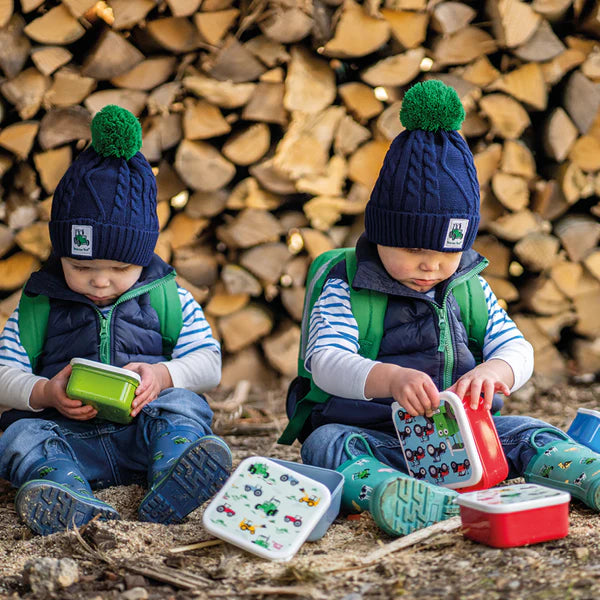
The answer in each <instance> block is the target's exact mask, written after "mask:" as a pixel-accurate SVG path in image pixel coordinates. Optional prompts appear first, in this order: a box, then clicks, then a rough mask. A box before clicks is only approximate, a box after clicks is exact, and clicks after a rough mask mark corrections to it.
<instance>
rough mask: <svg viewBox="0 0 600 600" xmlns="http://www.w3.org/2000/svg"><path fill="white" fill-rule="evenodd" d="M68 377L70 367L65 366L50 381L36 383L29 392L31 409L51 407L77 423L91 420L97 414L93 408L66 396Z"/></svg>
mask: <svg viewBox="0 0 600 600" xmlns="http://www.w3.org/2000/svg"><path fill="white" fill-rule="evenodd" d="M70 375H71V365H67V366H66V367H64V369H62V370H61V371H59V372H58V373H57V374H56V375H55V376H54V377H53V378H52V379H48V380H47V381H38V382H37V383H36V384H35V386H34V388H33V391H32V392H31V398H30V400H29V404H30V406H31V408H51V407H52V408H55V409H56V410H57V411H58V412H59V413H60V414H61V415H64V416H65V417H68V418H69V419H76V420H77V421H87V420H89V419H93V418H94V417H95V416H96V415H97V414H98V411H96V409H95V408H94V407H92V406H88V405H86V404H83V402H81V400H75V399H73V398H69V396H67V393H66V389H67V383H68V381H69V376H70Z"/></svg>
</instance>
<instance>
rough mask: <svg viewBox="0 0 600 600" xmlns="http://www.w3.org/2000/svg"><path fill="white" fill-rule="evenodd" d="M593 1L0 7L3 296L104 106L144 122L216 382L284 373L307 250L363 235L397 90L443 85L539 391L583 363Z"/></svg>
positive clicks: (74, 1)
mask: <svg viewBox="0 0 600 600" xmlns="http://www.w3.org/2000/svg"><path fill="white" fill-rule="evenodd" d="M599 33H600V8H599V2H598V1H593V2H589V1H584V0H533V1H531V2H521V1H518V0H490V1H489V2H487V3H484V2H470V3H467V2H454V1H435V0H430V1H429V2H427V1H426V0H365V1H364V2H363V3H362V4H361V3H358V2H356V1H354V0H312V1H311V0H251V1H245V2H235V1H233V0H166V1H157V0H113V1H106V2H95V1H93V0H91V1H90V0H63V1H62V2H59V1H54V2H43V1H40V0H22V1H21V2H12V1H4V2H0V69H1V71H2V75H3V78H2V81H1V83H0V94H1V96H2V105H1V110H0V176H1V177H2V180H1V183H2V190H1V191H2V195H1V202H0V220H1V223H0V293H1V294H2V298H4V299H3V300H2V302H1V304H0V312H1V314H2V315H3V316H2V318H1V319H0V322H1V323H2V324H3V323H4V321H5V319H6V316H7V315H8V314H10V312H11V310H12V309H13V307H14V306H15V304H16V302H17V301H18V296H19V293H20V292H19V289H20V286H22V284H23V283H24V282H25V280H26V279H27V277H28V275H29V274H30V273H31V271H32V270H34V269H36V268H38V267H39V265H40V263H41V261H43V260H44V259H46V258H47V256H48V254H49V252H50V246H49V238H48V232H47V220H48V216H49V211H50V205H51V201H52V193H53V191H54V189H55V187H56V185H57V182H58V180H59V179H60V177H61V175H62V174H63V173H64V171H65V170H66V168H67V167H68V165H69V164H70V163H71V161H72V160H73V158H74V157H75V156H76V155H77V153H78V152H79V151H81V149H82V148H84V147H85V145H86V144H87V142H88V141H89V123H90V119H91V117H92V116H93V115H94V113H95V112H96V111H98V110H99V109H100V108H102V107H103V106H104V105H106V104H111V103H114V104H119V105H121V106H124V107H126V108H128V109H129V110H131V111H132V112H133V113H134V114H135V115H137V116H138V117H139V119H140V121H141V123H142V126H143V130H144V145H143V149H142V151H143V152H144V154H145V155H146V157H147V158H148V160H149V161H150V162H151V163H152V165H153V166H154V167H155V172H156V175H157V180H158V190H159V200H160V205H159V212H160V219H161V224H162V232H161V235H160V240H159V245H158V249H157V251H158V252H159V254H160V255H161V256H162V257H163V258H164V259H165V260H167V261H171V262H172V263H173V264H174V266H175V267H176V269H177V271H178V273H179V275H180V277H181V279H182V283H183V284H184V285H186V286H187V287H189V288H190V289H191V290H192V291H193V293H194V294H195V296H196V298H197V299H198V300H199V301H200V302H201V303H202V305H203V306H204V309H205V312H206V314H207V316H208V318H209V320H210V322H211V325H212V327H213V330H214V332H215V334H216V335H217V337H219V339H220V340H221V342H222V345H223V350H224V377H223V383H224V385H226V386H232V385H233V384H235V382H236V381H237V380H239V379H249V380H251V381H253V382H257V383H262V384H265V385H267V384H268V383H270V382H272V381H273V379H274V378H275V377H277V376H279V375H281V374H283V375H285V376H291V375H293V374H294V371H295V361H296V353H297V347H298V340H299V320H300V317H301V311H302V301H303V295H304V287H303V286H304V279H305V274H306V270H307V267H308V264H309V262H310V259H311V258H313V257H314V256H315V255H317V254H318V253H320V252H322V251H324V250H326V249H328V248H332V247H335V246H340V245H348V244H353V243H354V241H355V240H356V238H357V236H358V235H359V234H360V232H361V230H362V227H363V221H362V215H363V210H364V206H365V203H366V201H367V199H368V196H369V192H370V189H371V187H372V185H373V183H374V180H375V178H376V177H377V173H378V170H379V167H380V165H381V162H382V160H383V156H384V154H385V152H386V150H387V148H388V146H389V143H390V141H391V140H392V139H393V138H394V136H396V135H397V134H398V133H399V132H400V131H401V125H400V122H399V119H398V114H399V109H400V106H401V102H402V96H403V93H404V91H405V90H406V89H407V88H408V87H409V86H410V85H412V84H413V83H415V82H417V81H420V80H423V79H426V78H431V77H434V78H438V79H442V80H443V81H445V82H446V83H448V84H450V85H452V86H454V87H455V88H456V90H457V91H458V93H459V95H460V97H461V99H462V101H463V104H464V106H465V109H466V111H467V118H466V120H465V123H464V126H463V129H462V133H463V134H464V135H465V137H466V139H467V140H468V142H469V144H470V146H471V148H472V150H473V152H474V154H475V160H476V164H477V169H478V173H479V179H480V183H481V193H482V215H483V217H482V224H481V231H480V236H479V238H478V241H477V245H476V248H477V249H478V250H479V251H481V252H482V253H483V254H485V255H486V256H488V258H489V259H490V261H491V264H490V267H489V268H488V269H487V271H486V273H485V274H486V277H487V279H488V280H489V281H490V284H491V286H492V288H493V289H494V291H495V292H496V294H497V295H498V297H499V298H501V299H502V301H503V302H504V303H505V304H506V306H508V309H509V312H510V314H511V315H512V316H513V317H514V318H515V320H516V321H517V323H518V325H519V326H520V327H521V328H522V330H523V331H524V333H525V334H526V335H527V337H528V338H529V339H530V340H531V342H532V343H533V344H534V347H535V351H536V365H537V366H536V369H537V372H538V373H539V374H540V375H541V376H542V378H543V379H545V380H546V381H549V382H556V381H560V380H563V379H565V378H566V377H568V376H569V375H572V374H579V375H592V374H594V373H596V372H598V371H599V370H600V306H599V299H600V249H599V248H598V240H599V239H600V223H599V222H598V216H599V215H600V204H599V203H598V194H599V191H600V116H599V115H600V113H599V107H600V45H599V43H598V38H599Z"/></svg>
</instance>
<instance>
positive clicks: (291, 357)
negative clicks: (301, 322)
mask: <svg viewBox="0 0 600 600" xmlns="http://www.w3.org/2000/svg"><path fill="white" fill-rule="evenodd" d="M299 346H300V328H299V327H298V326H297V325H295V324H294V323H287V324H285V323H284V324H283V325H282V326H281V327H280V328H279V329H278V330H277V331H276V332H275V333H273V334H272V335H270V336H268V337H267V338H265V339H264V340H263V342H262V347H263V350H264V352H265V356H266V358H267V360H268V361H269V363H270V364H271V365H273V366H274V367H275V369H277V371H278V372H279V373H281V374H282V375H285V376H287V377H294V376H295V375H296V374H297V372H298V348H299Z"/></svg>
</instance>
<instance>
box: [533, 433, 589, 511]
mask: <svg viewBox="0 0 600 600" xmlns="http://www.w3.org/2000/svg"><path fill="white" fill-rule="evenodd" d="M542 431H548V432H551V433H554V434H558V435H559V436H560V437H561V438H562V439H560V440H555V441H553V442H550V443H548V444H545V445H544V446H538V445H537V444H536V443H535V437H536V435H537V434H538V433H541V432H542ZM530 442H531V445H532V446H533V447H534V448H535V449H536V452H537V454H536V456H534V457H533V458H532V459H531V460H530V461H529V464H528V465H527V467H526V469H525V473H524V474H523V476H524V477H525V481H527V482H531V483H539V484H540V485H545V486H547V487H551V488H556V489H559V490H564V491H566V492H569V493H570V494H571V496H573V497H574V498H577V499H579V500H581V501H582V502H584V503H585V504H587V505H588V506H589V507H590V508H593V509H594V510H596V511H600V454H597V453H596V452H594V451H593V450H590V449H589V448H588V447H586V446H584V445H582V444H579V443H578V442H574V441H573V440H572V439H570V438H569V436H568V435H567V434H566V433H563V432H562V431H558V430H556V429H549V428H543V429H538V430H537V431H535V432H534V433H533V434H532V436H531V438H530Z"/></svg>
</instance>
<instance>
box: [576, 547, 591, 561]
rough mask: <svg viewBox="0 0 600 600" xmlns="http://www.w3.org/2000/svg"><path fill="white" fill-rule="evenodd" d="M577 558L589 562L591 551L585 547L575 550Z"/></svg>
mask: <svg viewBox="0 0 600 600" xmlns="http://www.w3.org/2000/svg"><path fill="white" fill-rule="evenodd" d="M575 556H576V557H577V560H587V559H588V558H589V557H590V549H589V548H584V547H579V548H575Z"/></svg>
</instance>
